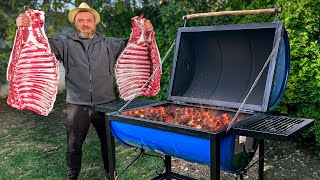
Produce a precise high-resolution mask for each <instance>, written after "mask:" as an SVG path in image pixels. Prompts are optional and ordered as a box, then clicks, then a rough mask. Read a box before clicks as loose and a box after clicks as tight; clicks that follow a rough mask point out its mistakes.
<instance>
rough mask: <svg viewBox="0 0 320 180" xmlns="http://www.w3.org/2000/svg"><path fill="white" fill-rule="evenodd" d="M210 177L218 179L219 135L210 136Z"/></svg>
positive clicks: (212, 179) (213, 179)
mask: <svg viewBox="0 0 320 180" xmlns="http://www.w3.org/2000/svg"><path fill="white" fill-rule="evenodd" d="M210 179H211V180H219V179H220V136H219V135H212V136H211V137H210Z"/></svg>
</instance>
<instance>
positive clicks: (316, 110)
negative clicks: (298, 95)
mask: <svg viewBox="0 0 320 180" xmlns="http://www.w3.org/2000/svg"><path fill="white" fill-rule="evenodd" d="M292 115H293V116H296V117H301V118H310V119H314V120H315V122H314V126H313V127H312V128H311V129H310V130H308V131H307V132H306V133H304V134H303V135H304V137H305V138H310V137H311V138H313V137H314V138H315V140H316V143H317V146H316V147H317V148H316V147H315V148H316V150H317V152H318V154H320V104H310V103H304V104H299V105H298V107H297V111H296V112H294V113H293V114H292Z"/></svg>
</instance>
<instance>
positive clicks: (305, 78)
mask: <svg viewBox="0 0 320 180" xmlns="http://www.w3.org/2000/svg"><path fill="white" fill-rule="evenodd" d="M278 3H279V4H282V5H283V9H284V11H283V12H282V13H281V15H280V19H282V20H283V21H284V22H285V27H286V29H287V31H288V34H289V39H290V46H291V73H290V76H289V83H288V86H287V90H286V94H285V97H284V103H304V102H311V103H312V102H320V50H319V28H320V23H319V22H320V1H313V0H292V1H290V2H288V1H285V0H281V1H278Z"/></svg>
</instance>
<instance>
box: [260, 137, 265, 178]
mask: <svg viewBox="0 0 320 180" xmlns="http://www.w3.org/2000/svg"><path fill="white" fill-rule="evenodd" d="M259 141H260V145H259V159H260V160H259V180H263V173H264V172H263V169H264V139H259Z"/></svg>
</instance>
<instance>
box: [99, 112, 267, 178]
mask: <svg viewBox="0 0 320 180" xmlns="http://www.w3.org/2000/svg"><path fill="white" fill-rule="evenodd" d="M108 116H109V115H107V114H106V115H105V121H106V136H107V144H108V159H109V172H110V178H111V179H113V180H114V179H116V178H117V176H116V163H115V162H116V156H115V140H114V139H115V138H114V136H113V135H112V127H111V120H110V119H109V117H108ZM112 121H113V120H112ZM115 121H119V120H115ZM120 121H121V120H120ZM139 124H140V125H145V124H146V123H143V122H142V123H141V122H140V123H139ZM148 124H152V123H148ZM155 127H156V126H154V127H153V128H155ZM157 127H158V126H157ZM151 128H152V127H151ZM180 128H181V127H180ZM157 129H158V128H157ZM175 129H176V128H175ZM178 133H179V132H178ZM180 133H181V132H180ZM188 134H189V133H188ZM200 134H201V133H200ZM223 134H224V133H222V134H221V133H217V134H207V135H209V136H207V138H209V140H210V180H219V179H220V170H221V168H220V139H221V136H223ZM194 135H195V134H194ZM198 136H199V134H198ZM200 136H202V137H203V136H204V134H202V135H200ZM263 155H264V140H263V139H262V140H260V145H259V159H260V160H259V172H258V173H259V180H263V167H264V156H263ZM164 166H165V171H164V172H163V173H162V174H159V175H158V176H156V177H154V178H152V180H162V179H171V178H173V179H178V180H195V179H194V178H191V177H187V176H184V175H181V174H178V173H175V172H172V169H171V156H168V155H165V160H164Z"/></svg>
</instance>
